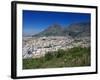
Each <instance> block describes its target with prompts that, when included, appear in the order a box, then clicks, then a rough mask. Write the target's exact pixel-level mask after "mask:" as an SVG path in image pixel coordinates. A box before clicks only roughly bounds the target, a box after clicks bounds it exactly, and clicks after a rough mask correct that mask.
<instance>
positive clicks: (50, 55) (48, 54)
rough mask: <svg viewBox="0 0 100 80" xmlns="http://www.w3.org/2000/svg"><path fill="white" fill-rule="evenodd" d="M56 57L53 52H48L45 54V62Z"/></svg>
mask: <svg viewBox="0 0 100 80" xmlns="http://www.w3.org/2000/svg"><path fill="white" fill-rule="evenodd" d="M53 57H54V55H53V53H52V52H47V53H46V54H45V60H50V59H52V58H53Z"/></svg>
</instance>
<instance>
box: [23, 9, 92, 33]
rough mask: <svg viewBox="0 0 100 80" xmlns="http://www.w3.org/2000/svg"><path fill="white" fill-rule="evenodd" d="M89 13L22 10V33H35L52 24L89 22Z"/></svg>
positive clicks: (62, 24)
mask: <svg viewBox="0 0 100 80" xmlns="http://www.w3.org/2000/svg"><path fill="white" fill-rule="evenodd" d="M90 17H91V16H90V14H87V13H68V12H47V11H30V10H23V33H25V34H36V33H38V32H41V31H43V30H44V29H46V28H47V27H49V26H50V25H53V24H60V25H61V26H62V27H66V26H68V25H69V24H71V23H77V22H90V20H91V19H90Z"/></svg>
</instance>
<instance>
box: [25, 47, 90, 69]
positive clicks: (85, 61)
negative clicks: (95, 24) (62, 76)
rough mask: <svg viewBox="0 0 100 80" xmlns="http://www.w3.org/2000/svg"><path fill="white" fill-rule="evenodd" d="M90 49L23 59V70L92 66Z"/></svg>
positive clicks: (65, 51) (77, 49)
mask: <svg viewBox="0 0 100 80" xmlns="http://www.w3.org/2000/svg"><path fill="white" fill-rule="evenodd" d="M90 61H91V60H90V47H89V48H81V47H74V48H71V49H68V50H62V49H59V50H58V51H53V52H48V53H47V54H46V55H45V56H44V57H41V58H36V59H34V58H31V59H23V69H35V68H57V67H80V66H90V65H91V63H90Z"/></svg>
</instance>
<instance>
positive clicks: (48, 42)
mask: <svg viewBox="0 0 100 80" xmlns="http://www.w3.org/2000/svg"><path fill="white" fill-rule="evenodd" d="M82 40H84V39H82ZM82 40H81V39H79V40H76V41H77V42H76V41H75V40H74V39H72V38H71V37H65V36H49V37H37V38H36V37H32V38H29V39H27V40H23V48H22V55H23V58H39V57H42V56H44V55H45V54H46V53H47V52H49V51H57V50H58V49H68V48H73V47H75V46H79V45H82V46H83V47H88V46H90V44H87V43H86V41H82Z"/></svg>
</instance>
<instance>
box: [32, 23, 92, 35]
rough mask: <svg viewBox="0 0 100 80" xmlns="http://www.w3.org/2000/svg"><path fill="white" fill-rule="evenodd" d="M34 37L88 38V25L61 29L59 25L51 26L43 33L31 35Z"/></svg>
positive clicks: (73, 25) (78, 24) (83, 24)
mask: <svg viewBox="0 0 100 80" xmlns="http://www.w3.org/2000/svg"><path fill="white" fill-rule="evenodd" d="M33 36H36V37H42V36H71V37H85V36H90V23H89V22H82V23H73V24H70V25H69V26H67V27H62V26H60V25H59V24H53V25H51V26H49V27H48V28H47V29H45V30H44V31H42V32H40V33H38V34H36V35H33Z"/></svg>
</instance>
